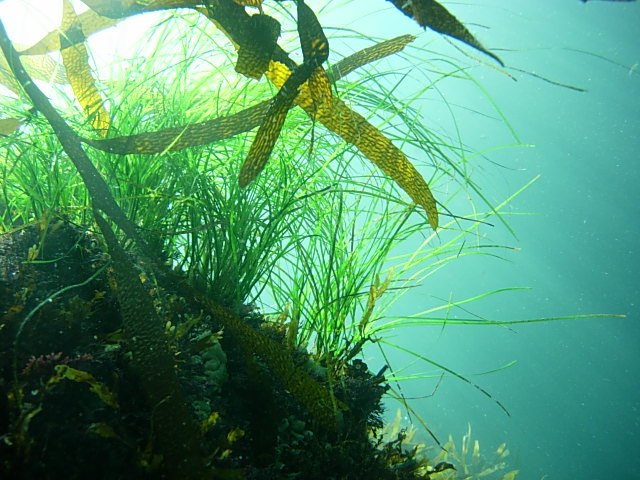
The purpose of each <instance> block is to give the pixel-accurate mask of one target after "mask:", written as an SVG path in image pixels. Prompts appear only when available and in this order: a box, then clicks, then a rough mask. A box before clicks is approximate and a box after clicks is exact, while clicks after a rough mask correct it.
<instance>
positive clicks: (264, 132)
mask: <svg viewBox="0 0 640 480" xmlns="http://www.w3.org/2000/svg"><path fill="white" fill-rule="evenodd" d="M298 33H299V36H300V46H301V49H302V55H303V57H304V63H303V64H302V65H299V66H297V67H296V68H295V70H294V71H293V73H291V75H290V76H289V78H287V80H286V81H285V82H284V84H282V86H281V87H280V90H279V91H278V93H277V95H276V96H275V98H274V99H273V102H272V104H271V106H270V107H269V111H268V112H267V116H266V118H265V120H264V122H263V124H262V125H261V126H260V129H259V130H258V133H257V134H256V137H255V139H254V140H253V143H252V144H251V148H250V149H249V153H248V155H247V158H246V160H245V161H244V164H243V165H242V168H241V169H240V174H239V177H238V182H239V184H240V186H241V187H245V186H247V185H249V184H250V183H251V182H252V181H253V180H254V179H255V178H256V177H257V176H258V175H259V174H260V172H261V171H262V170H263V169H264V167H265V165H266V164H267V161H268V160H269V157H270V156H271V152H272V151H273V147H274V146H275V144H276V141H277V140H278V137H279V136H280V131H281V130H282V126H283V125H284V121H285V119H286V118H287V113H288V112H289V109H290V108H291V107H292V106H293V102H294V100H295V98H296V97H297V96H298V92H299V89H300V87H301V86H302V84H304V83H305V82H307V81H308V80H309V77H311V74H312V73H313V71H314V70H315V69H316V67H318V66H319V65H320V64H322V63H323V62H324V61H326V60H327V58H328V57H329V41H328V40H327V37H326V35H325V34H324V31H323V30H322V26H321V25H320V22H319V21H318V19H317V17H316V16H315V14H314V13H313V10H311V9H310V8H309V7H308V6H307V5H306V4H305V3H304V2H302V1H300V2H298Z"/></svg>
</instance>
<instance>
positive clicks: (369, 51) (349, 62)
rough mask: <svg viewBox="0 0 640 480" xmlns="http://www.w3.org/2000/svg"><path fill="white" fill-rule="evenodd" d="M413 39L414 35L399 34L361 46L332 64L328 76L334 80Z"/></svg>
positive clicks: (395, 50) (389, 53) (393, 51)
mask: <svg viewBox="0 0 640 480" xmlns="http://www.w3.org/2000/svg"><path fill="white" fill-rule="evenodd" d="M415 39H416V37H415V35H409V34H406V35H400V36H399V37H395V38H392V39H390V40H385V41H383V42H379V43H376V44H375V45H372V46H371V47H366V48H363V49H362V50H359V51H358V52H356V53H354V54H353V55H349V56H348V57H345V58H343V59H342V60H339V61H338V62H336V63H335V64H333V65H332V66H331V70H330V71H329V78H330V79H331V81H332V82H335V81H337V80H338V79H340V78H342V77H344V76H345V75H347V74H349V73H351V72H353V71H354V70H356V69H358V68H360V67H363V66H364V65H367V64H369V63H371V62H375V61H376V60H380V59H381V58H384V57H387V56H389V55H393V54H394V53H398V52H400V51H402V50H403V49H404V47H406V46H407V45H409V44H410V43H411V42H413V41H414V40H415Z"/></svg>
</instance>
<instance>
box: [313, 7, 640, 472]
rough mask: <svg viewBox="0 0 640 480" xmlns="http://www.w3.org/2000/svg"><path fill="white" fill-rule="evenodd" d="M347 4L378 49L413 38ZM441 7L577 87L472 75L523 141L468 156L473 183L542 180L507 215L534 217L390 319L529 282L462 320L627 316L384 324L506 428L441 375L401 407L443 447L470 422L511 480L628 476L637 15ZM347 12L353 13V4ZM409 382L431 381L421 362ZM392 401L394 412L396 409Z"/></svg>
mask: <svg viewBox="0 0 640 480" xmlns="http://www.w3.org/2000/svg"><path fill="white" fill-rule="evenodd" d="M352 3H353V4H354V5H353V8H354V12H353V15H354V17H361V18H360V20H359V21H358V23H355V24H354V28H355V29H357V30H366V31H369V32H370V33H372V34H378V35H382V36H384V37H385V38H388V37H390V36H392V35H393V34H400V33H405V32H412V33H418V32H419V31H420V30H419V29H418V28H416V27H415V25H413V24H412V22H411V21H409V20H406V21H405V19H403V18H402V17H401V16H400V17H399V16H398V15H397V14H394V12H389V11H387V13H386V14H385V13H380V14H376V15H369V16H364V17H363V16H362V14H360V15H358V10H357V8H358V7H357V6H356V5H357V4H359V3H360V4H361V3H362V2H352ZM471 3H474V4H475V5H471ZM447 5H448V6H449V7H450V9H451V11H453V12H454V13H455V14H456V15H457V16H458V18H460V19H461V20H463V21H464V22H465V23H467V24H468V25H470V28H471V30H472V31H473V32H474V34H477V36H478V38H479V39H480V40H481V41H482V42H483V44H484V45H485V46H486V47H488V48H489V49H491V50H492V51H494V52H496V53H497V54H498V55H500V56H501V57H502V59H503V60H504V61H505V63H506V64H507V65H508V66H513V67H518V68H522V69H525V70H527V71H529V72H534V73H537V74H539V75H544V76H546V77H548V78H552V79H554V80H557V81H560V82H563V83H567V84H571V85H575V86H579V87H583V88H586V89H587V90H588V92H586V93H578V92H575V91H571V90H568V89H565V88H559V87H556V86H552V85H550V84H548V83H545V82H544V81H541V80H539V79H536V78H533V77H531V76H527V75H523V74H518V73H517V72H514V75H515V76H516V77H517V78H518V81H517V82H514V81H512V80H510V79H509V78H507V77H506V76H504V75H501V74H498V73H496V72H494V71H493V70H492V69H491V68H489V67H486V66H478V67H477V68H474V69H473V71H472V74H473V75H474V76H475V77H476V78H477V79H478V80H479V81H480V82H482V84H483V86H484V87H485V88H486V90H487V91H488V92H489V94H490V95H491V97H492V98H493V99H494V100H495V102H496V103H497V104H498V105H499V106H500V108H501V109H502V110H503V112H504V113H505V115H506V117H507V118H508V120H509V122H510V123H511V125H512V126H513V128H514V129H515V130H516V131H517V133H518V135H519V136H520V139H521V141H522V142H523V143H527V144H535V148H505V149H502V150H499V151H497V152H494V153H492V154H490V155H489V157H488V159H489V160H491V161H493V162H497V163H499V164H500V165H501V166H496V165H494V164H492V163H491V162H490V161H489V160H484V161H478V163H477V168H476V172H475V176H474V179H476V180H477V181H478V183H479V184H480V185H481V186H482V187H483V193H485V194H486V195H488V197H489V198H490V199H491V200H493V201H499V200H502V199H503V198H505V197H506V196H507V195H508V194H509V193H512V192H514V191H516V190H517V189H518V188H519V187H520V186H522V185H524V184H525V183H526V182H527V181H528V180H530V179H531V178H533V177H535V176H536V175H537V174H540V175H541V178H540V179H539V180H538V181H537V182H536V183H534V184H533V186H532V187H530V188H529V189H528V190H527V191H525V192H524V193H523V194H522V195H521V196H519V197H518V198H516V199H515V200H514V201H513V203H512V204H511V206H510V209H511V210H512V211H513V212H535V213H536V214H537V215H526V216H510V217H509V222H510V224H511V226H512V227H513V228H514V230H515V232H516V235H517V239H516V238H514V237H513V236H512V235H511V234H510V233H509V232H508V231H507V230H506V229H505V228H503V227H501V226H500V225H499V224H496V227H495V228H493V229H483V232H484V233H486V234H487V240H492V241H495V242H496V243H502V244H506V245H511V246H514V247H518V248H520V249H521V250H520V251H517V252H513V253H510V254H507V255H506V256H507V258H508V259H509V260H510V261H509V262H502V261H499V260H492V259H490V258H487V257H482V256H477V257H475V258H473V257H471V258H467V259H460V260H459V261H455V262H453V263H452V264H450V265H449V266H447V267H446V268H445V269H443V270H441V271H440V272H438V274H437V275H435V276H434V277H431V278H430V279H429V280H428V281H427V282H425V284H423V285H422V286H421V287H420V288H419V289H416V290H414V291H412V292H411V293H410V294H408V295H406V296H405V297H404V299H403V300H402V301H401V304H400V305H397V308H395V309H394V312H395V313H398V314H410V313H414V312H416V311H420V310H424V309H426V308H428V307H430V306H435V305H439V304H441V303H442V301H443V299H445V300H446V299H447V298H452V299H453V300H459V299H462V298H465V297H468V296H473V295H477V294H481V293H483V292H486V291H489V290H492V289H496V288H504V287H510V286H529V287H532V290H531V291H525V292H516V293H509V294H506V295H502V296H496V297H492V298H490V299H487V300H484V301H480V302H476V303H474V304H472V305H469V309H470V310H471V311H472V312H473V313H475V314H478V315H481V316H483V317H485V318H489V319H498V320H508V319H526V318H536V317H553V316H559V315H570V314H588V313H618V314H625V315H627V318H626V319H591V320H574V321H567V322H560V323H543V324H530V325H519V326H516V327H514V328H513V330H507V329H504V328H499V327H473V326H464V327H454V326H447V327H446V328H444V329H441V328H440V327H427V328H421V329H413V330H399V331H398V332H397V337H396V338H394V341H395V342H396V343H402V344H403V345H405V346H408V347H409V348H412V349H414V350H415V351H416V352H418V353H420V354H422V355H425V356H428V357H429V358H432V359H433V360H435V361H437V362H440V363H442V364H445V365H446V366H448V367H449V368H452V369H454V370H456V371H457V372H459V373H461V374H464V375H467V376H468V377H469V378H470V379H471V380H473V381H474V382H477V383H478V384H479V385H481V386H482V387H483V388H485V389H486V390H488V391H489V392H491V394H492V395H493V396H494V397H496V398H497V399H499V400H500V401H501V402H502V403H503V404H504V405H505V406H506V407H507V409H508V410H509V412H510V413H511V417H507V416H506V415H505V414H504V413H503V412H502V411H501V410H500V409H499V408H498V407H497V406H496V404H494V403H493V402H492V401H491V400H489V399H487V398H486V397H484V396H483V395H481V394H480V393H479V392H477V391H476V390H475V389H474V388H472V387H470V386H469V385H468V384H466V383H464V382H461V381H459V380H456V379H455V378H453V377H450V376H448V377H445V378H444V380H443V382H442V384H441V385H440V387H439V388H438V389H437V391H436V393H435V395H433V396H431V397H428V398H425V399H422V400H416V401H414V403H413V405H414V407H415V408H416V409H417V410H418V412H419V413H420V414H421V415H422V416H423V417H424V418H425V419H426V420H427V421H428V422H429V425H430V427H431V428H432V430H433V431H434V432H435V433H436V434H437V435H438V436H439V437H440V438H441V439H442V440H446V438H447V436H448V434H449V433H452V434H453V435H454V438H455V439H456V441H457V443H458V445H459V442H460V438H461V437H462V435H463V434H464V433H465V432H466V430H467V425H468V424H470V425H471V427H472V432H473V437H474V438H475V439H479V441H480V446H481V451H482V452H484V453H485V454H490V453H492V452H493V451H494V450H495V448H496V447H497V446H498V445H499V444H500V443H502V442H507V444H508V447H509V449H510V451H511V455H510V457H509V463H510V464H511V465H512V466H513V468H518V469H520V475H519V476H518V478H521V479H524V480H539V479H542V478H545V479H547V480H566V479H582V480H589V479H594V480H595V479H600V478H616V479H636V478H640V457H639V456H638V455H637V448H638V446H639V445H640V323H639V321H640V280H639V279H638V271H639V267H640V251H639V250H640V241H639V239H640V188H639V185H640V165H639V163H638V160H640V156H639V153H638V152H639V151H640V70H639V69H638V62H640V37H638V25H640V4H638V3H613V2H597V1H592V2H588V3H586V4H585V3H582V2H579V1H577V0H539V1H535V2H532V1H529V0H510V1H509V2H504V1H498V0H494V1H491V0H482V1H478V2H466V3H464V4H457V3H456V4H453V3H451V4H447ZM360 6H361V8H360V10H359V11H360V12H363V11H367V9H366V8H365V7H364V6H363V5H360ZM381 7H382V6H381ZM326 23H330V21H329V20H327V21H326ZM483 26H486V27H488V28H484V27H483ZM434 37H436V35H435V34H432V33H428V32H427V33H425V34H422V35H421V37H420V39H419V41H421V42H425V43H427V42H433V43H430V48H433V49H434V50H437V49H442V51H445V52H448V53H452V54H454V55H455V50H453V48H451V47H450V45H449V44H448V43H447V42H446V41H443V40H440V39H434ZM503 49H506V50H503ZM575 49H577V50H582V51H585V52H589V53H590V54H589V53H581V52H578V51H576V50H575ZM471 53H472V54H473V55H475V52H471ZM592 54H595V55H592ZM596 55H601V56H603V57H606V59H603V58H600V57H598V56H596ZM484 60H486V61H487V63H491V60H490V59H484ZM612 62H617V63H619V64H620V65H617V64H615V63H612ZM440 88H441V92H442V93H443V95H444V96H445V98H447V100H448V101H449V102H451V103H454V104H457V105H463V106H464V107H467V108H469V109H478V110H481V111H487V108H486V106H487V102H486V99H484V98H483V97H482V96H481V95H479V93H478V91H477V89H475V88H472V87H467V86H465V85H464V84H462V83H461V82H455V81H454V82H449V83H447V82H445V83H444V84H441V85H440ZM423 112H424V117H425V122H426V123H427V124H428V125H430V126H431V125H434V126H438V125H440V126H443V125H444V123H446V118H447V113H446V109H444V107H443V105H442V104H440V105H439V106H438V104H437V102H431V103H428V102H425V105H424V109H423ZM456 120H457V122H458V124H459V127H460V129H461V131H462V136H463V140H464V141H465V143H467V144H468V145H469V146H471V147H474V148H476V149H483V148H486V147H488V146H498V145H503V144H505V143H511V142H512V139H510V137H509V135H508V134H505V127H504V125H503V124H501V122H499V121H495V122H493V123H492V122H487V121H483V120H482V118H481V117H480V116H479V115H477V114H474V113H471V112H468V111H465V110H464V109H459V110H458V111H457V113H456ZM439 122H440V123H439ZM436 195H437V193H436ZM451 313H452V315H453V316H456V315H457V316H458V317H461V318H465V317H468V316H469V315H468V313H466V312H463V311H460V310H458V311H452V312H451ZM369 353H370V357H369V361H370V363H371V365H376V363H377V362H379V364H382V363H383V362H382V360H381V359H379V358H378V357H377V353H376V351H375V350H373V349H371V350H369ZM512 360H517V364H516V365H515V366H514V367H512V368H509V369H507V370H505V371H502V372H499V373H495V374H492V375H486V376H474V373H478V372H483V371H487V370H491V369H493V368H497V367H499V366H501V365H504V364H506V363H508V362H509V361H512ZM391 361H392V363H393V362H395V363H396V367H397V366H401V365H402V363H403V362H404V363H406V362H407V357H405V356H400V355H394V354H393V353H391ZM410 371H413V372H425V373H431V374H438V370H437V369H435V368H434V367H430V366H429V365H424V364H422V365H420V364H417V365H414V366H413V367H412V369H411V370H410ZM435 383H436V380H435V379H433V380H422V381H410V382H407V383H405V384H404V385H403V391H404V393H405V395H407V396H419V395H427V394H430V393H431V392H432V390H433V388H434V386H435ZM389 408H390V410H391V411H390V413H391V414H392V413H393V410H394V409H395V408H396V405H394V404H393V403H390V404H389Z"/></svg>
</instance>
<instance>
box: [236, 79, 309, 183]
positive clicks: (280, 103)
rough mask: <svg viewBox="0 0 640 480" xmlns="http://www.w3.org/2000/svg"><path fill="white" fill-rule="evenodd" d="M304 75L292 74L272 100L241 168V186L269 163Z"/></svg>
mask: <svg viewBox="0 0 640 480" xmlns="http://www.w3.org/2000/svg"><path fill="white" fill-rule="evenodd" d="M304 75H305V73H304V72H302V71H301V72H300V74H299V75H297V76H296V75H291V77H289V79H288V81H287V82H286V83H285V84H284V85H283V86H282V88H281V89H280V91H279V92H278V93H277V94H276V96H275V98H274V99H273V101H272V102H271V106H270V107H269V110H268V111H267V115H266V117H265V119H264V122H263V123H262V125H260V129H258V133H256V137H255V138H254V140H253V143H252V144H251V148H250V149H249V153H248V154H247V158H246V159H245V161H244V163H243V164H242V168H241V169H240V174H239V176H238V183H239V184H240V186H241V187H246V186H247V185H249V184H250V183H251V182H252V181H253V180H254V179H255V178H256V177H257V176H258V175H259V174H260V172H261V171H262V170H263V169H264V167H265V165H266V164H267V161H268V160H269V157H270V156H271V152H272V151H273V147H274V146H275V144H276V141H277V140H278V137H279V136H280V131H281V130H282V126H283V125H284V121H285V119H286V118H287V113H289V109H290V108H291V106H292V105H293V101H294V99H295V98H296V96H297V95H298V89H299V88H300V85H301V84H302V83H303V82H304V81H305V78H304Z"/></svg>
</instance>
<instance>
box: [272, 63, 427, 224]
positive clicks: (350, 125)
mask: <svg viewBox="0 0 640 480" xmlns="http://www.w3.org/2000/svg"><path fill="white" fill-rule="evenodd" d="M287 74H288V72H287V71H286V67H285V66H284V65H282V64H281V63H277V62H272V69H270V70H269V71H267V77H269V79H270V80H271V81H273V82H274V83H275V84H276V85H278V84H280V83H281V82H282V79H283V78H286V77H287ZM309 83H310V82H307V83H305V84H304V85H303V86H302V87H301V89H300V95H299V96H298V98H297V99H296V102H297V103H298V104H299V105H300V106H301V107H302V108H303V109H304V110H305V111H306V112H307V113H308V114H309V116H311V118H314V119H316V120H318V121H319V122H321V123H322V124H323V125H324V126H325V127H326V128H328V129H329V130H331V131H332V132H334V133H336V134H338V135H340V137H342V138H343V139H344V140H345V141H346V142H348V143H351V144H353V145H355V146H356V147H357V148H358V150H360V151H361V152H362V154H363V155H364V156H365V157H367V158H368V159H369V160H370V161H371V162H373V163H374V164H375V165H376V166H377V167H378V168H380V169H381V170H382V171H383V172H384V173H385V174H386V175H387V176H389V177H390V178H391V179H392V180H394V181H395V182H396V183H397V184H398V185H399V186H400V188H402V189H403V190H404V191H405V192H407V194H408V195H409V196H410V197H411V198H412V200H413V201H414V202H415V203H417V204H418V205H420V206H421V207H422V208H424V210H425V212H426V213H427V218H428V219H429V224H430V225H431V227H432V228H433V229H434V230H435V229H437V228H438V211H437V207H436V201H435V198H434V197H433V194H432V193H431V190H430V189H429V186H428V185H427V182H426V181H425V179H424V178H423V177H422V175H421V174H420V172H418V171H417V170H416V168H415V167H414V166H413V164H412V163H411V162H410V161H409V160H408V159H407V157H406V156H405V155H404V153H402V151H400V149H398V148H397V147H396V146H395V145H394V144H393V143H392V142H391V140H389V139H388V138H387V137H385V136H384V135H383V134H382V132H380V130H378V129H377V128H376V127H374V126H373V125H371V124H370V123H369V122H368V121H367V119H366V118H364V117H363V116H362V115H360V114H359V113H357V112H355V111H353V110H352V109H351V108H349V107H348V106H347V104H345V103H344V102H343V101H342V100H341V99H339V98H337V97H336V96H334V95H333V94H332V92H331V84H330V81H329V77H328V76H327V74H326V72H325V71H324V70H322V69H320V68H318V69H317V70H316V71H315V72H314V82H313V85H309ZM318 91H321V92H324V94H323V95H321V96H319V95H318V94H317V93H316V92H318Z"/></svg>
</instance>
